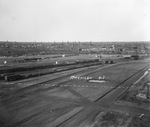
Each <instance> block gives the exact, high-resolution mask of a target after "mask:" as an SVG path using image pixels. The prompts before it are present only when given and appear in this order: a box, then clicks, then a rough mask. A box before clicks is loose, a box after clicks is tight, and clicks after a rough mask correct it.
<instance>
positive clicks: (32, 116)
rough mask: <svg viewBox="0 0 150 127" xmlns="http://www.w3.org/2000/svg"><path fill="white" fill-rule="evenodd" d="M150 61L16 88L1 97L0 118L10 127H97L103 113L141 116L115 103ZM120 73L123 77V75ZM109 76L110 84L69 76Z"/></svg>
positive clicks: (140, 110)
mask: <svg viewBox="0 0 150 127" xmlns="http://www.w3.org/2000/svg"><path fill="white" fill-rule="evenodd" d="M148 63H149V61H134V62H128V63H120V64H114V65H110V66H103V67H102V66H99V67H97V68H92V69H91V70H89V71H88V68H87V70H84V71H82V72H81V71H77V72H75V73H68V75H67V74H65V73H66V72H65V73H64V74H63V73H62V76H60V77H61V78H57V76H56V75H55V76H54V80H49V81H44V83H42V82H41V83H37V84H36V83H35V84H34V85H33V86H28V87H25V88H24V87H17V89H15V90H12V91H11V90H9V91H7V92H6V93H4V94H1V102H0V105H1V108H0V112H2V113H3V115H2V116H1V117H0V119H2V120H3V121H4V122H3V123H1V124H3V126H8V127H17V126H19V127H30V126H31V127H34V126H35V127H38V126H39V127H40V126H44V127H55V126H57V127H81V126H82V127H84V126H85V127H86V126H91V127H92V126H93V127H94V119H95V118H96V117H97V115H98V114H99V113H101V112H104V111H111V112H122V113H130V114H132V115H141V114H142V113H144V114H145V115H147V116H149V113H148V112H147V111H146V110H144V109H139V108H135V107H126V106H123V105H117V104H116V103H115V102H116V100H117V99H118V98H119V97H120V96H121V95H122V94H123V93H124V92H125V91H127V90H128V88H129V87H132V84H133V83H134V82H135V81H137V80H138V79H139V78H140V77H141V76H142V75H143V74H144V73H145V71H147V70H148V69H149V64H148ZM120 72H121V73H120ZM72 75H76V76H84V77H85V76H87V77H88V76H89V77H93V78H96V77H97V76H101V75H106V78H108V79H109V82H106V83H90V82H87V81H86V80H77V79H74V80H70V76H72Z"/></svg>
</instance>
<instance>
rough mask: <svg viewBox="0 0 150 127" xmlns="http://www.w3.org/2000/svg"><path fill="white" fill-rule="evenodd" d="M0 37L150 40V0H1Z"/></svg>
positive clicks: (39, 39) (43, 39)
mask: <svg viewBox="0 0 150 127" xmlns="http://www.w3.org/2000/svg"><path fill="white" fill-rule="evenodd" d="M0 40H8V41H56V42H57V41H141V40H143V41H149V40H150V0H0Z"/></svg>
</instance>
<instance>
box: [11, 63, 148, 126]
mask: <svg viewBox="0 0 150 127" xmlns="http://www.w3.org/2000/svg"><path fill="white" fill-rule="evenodd" d="M148 66H149V65H147V66H146V67H144V68H142V69H141V70H139V71H137V72H136V73H134V74H133V75H131V76H130V77H128V78H127V79H125V80H124V81H122V82H121V83H119V84H118V85H117V86H115V87H114V88H112V89H110V90H109V91H108V92H106V93H105V94H103V95H102V96H101V97H99V98H98V99H96V100H95V101H94V102H93V105H95V106H96V105H97V104H96V102H98V101H99V100H100V99H102V98H104V97H105V96H106V95H108V94H109V93H110V92H112V91H113V90H115V89H116V88H118V87H119V86H121V85H122V84H123V83H125V82H126V81H128V80H129V79H131V78H132V77H134V76H135V75H136V74H138V73H140V72H142V71H143V70H144V69H146V68H147V67H148ZM82 71H85V70H82ZM82 71H79V72H75V73H72V74H76V73H81V72H82ZM95 71H97V70H95ZM90 73H91V72H90ZM72 74H69V75H65V76H62V77H59V78H56V79H54V80H49V81H45V82H42V83H47V82H50V83H52V82H53V83H54V82H57V81H58V80H61V79H64V77H65V78H66V77H68V76H70V75H72ZM86 74H87V72H86ZM65 82H66V81H64V82H61V83H58V84H57V85H56V86H54V87H52V86H51V87H48V88H46V89H44V90H48V89H51V88H55V87H59V86H60V85H61V84H62V83H65ZM39 84H41V83H39ZM35 86H36V87H37V86H38V84H34V85H32V86H28V87H26V88H22V89H19V90H18V91H15V93H16V92H18V93H19V95H22V94H24V92H23V91H24V90H28V89H31V88H34V87H35ZM131 86H132V84H131V85H130V86H129V87H131ZM69 89H70V91H71V92H72V93H73V94H75V95H77V96H78V97H79V98H80V99H81V100H84V101H87V102H90V103H89V104H91V101H89V100H88V99H86V98H85V97H83V96H82V95H80V94H79V93H78V92H76V91H74V90H73V89H71V88H69ZM39 91H41V90H39ZM125 91H126V90H125ZM125 91H124V92H125ZM22 92H23V93H22ZM34 92H36V91H34ZM21 93H22V94H21ZM87 104H88V103H87ZM87 106H88V105H87ZM82 110H84V109H82ZM82 110H79V111H78V112H76V113H74V114H72V116H70V117H69V118H68V119H66V120H64V121H63V122H61V123H60V124H58V125H57V126H56V127H59V126H61V125H62V124H63V123H65V122H66V121H68V120H69V119H71V118H72V117H73V116H76V115H77V114H79V113H81V111H82ZM45 111H47V110H45ZM36 115H38V114H35V115H32V116H29V117H27V118H25V119H24V120H22V121H19V122H16V123H14V125H17V126H18V125H20V124H22V123H24V122H25V121H26V120H29V119H30V118H31V117H32V118H33V117H34V116H36ZM10 127H12V126H10Z"/></svg>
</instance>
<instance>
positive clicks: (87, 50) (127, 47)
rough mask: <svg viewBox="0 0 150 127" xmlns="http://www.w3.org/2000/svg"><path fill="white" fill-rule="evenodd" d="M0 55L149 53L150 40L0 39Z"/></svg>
mask: <svg viewBox="0 0 150 127" xmlns="http://www.w3.org/2000/svg"><path fill="white" fill-rule="evenodd" d="M0 51H1V52H0V57H11V56H12V57H17V56H32V55H51V54H96V53H97V54H135V53H138V54H150V42H148V41H146V42H144V41H141V42H11V41H0Z"/></svg>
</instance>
